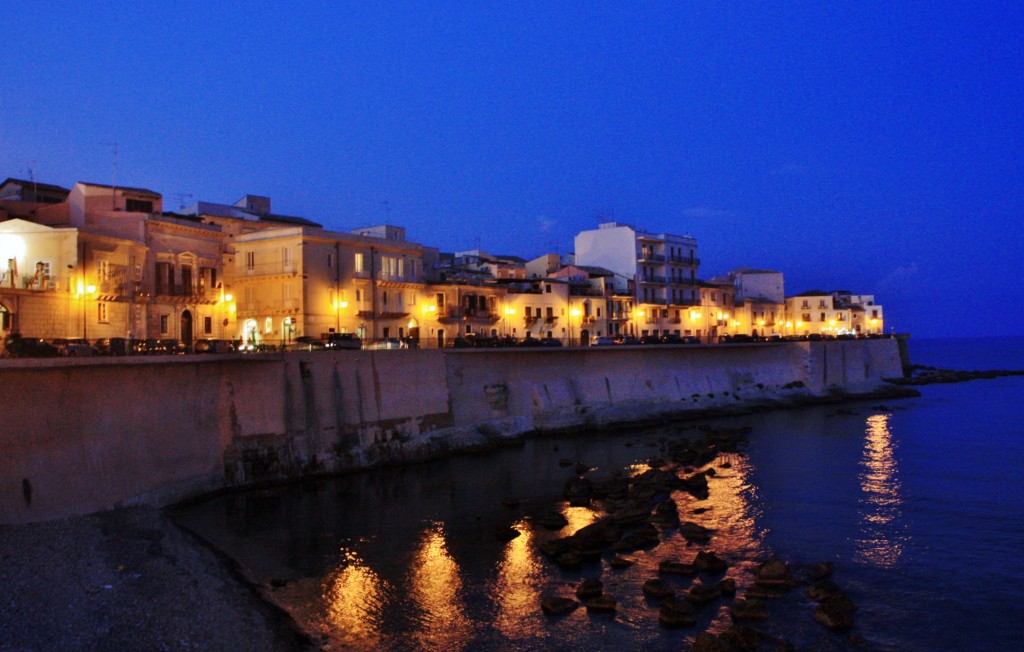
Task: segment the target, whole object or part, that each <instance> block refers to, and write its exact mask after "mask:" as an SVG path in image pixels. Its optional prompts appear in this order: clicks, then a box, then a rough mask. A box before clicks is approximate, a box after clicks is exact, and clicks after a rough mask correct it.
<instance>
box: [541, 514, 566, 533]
mask: <svg viewBox="0 0 1024 652" xmlns="http://www.w3.org/2000/svg"><path fill="white" fill-rule="evenodd" d="M533 522H534V523H536V524H537V525H539V526H541V527H542V528H544V529H545V530H552V531H554V530H561V529H562V528H564V527H565V526H566V525H568V524H569V520H568V519H567V518H565V516H563V515H562V514H559V513H558V512H545V513H543V514H541V515H539V516H535V517H534V518H533Z"/></svg>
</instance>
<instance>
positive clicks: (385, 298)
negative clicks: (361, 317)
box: [381, 290, 388, 310]
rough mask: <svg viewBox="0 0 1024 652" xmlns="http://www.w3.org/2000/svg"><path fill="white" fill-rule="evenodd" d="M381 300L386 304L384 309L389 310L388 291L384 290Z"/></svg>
mask: <svg viewBox="0 0 1024 652" xmlns="http://www.w3.org/2000/svg"><path fill="white" fill-rule="evenodd" d="M381 298H382V299H383V301H382V303H383V304H384V309H385V310H387V308H388V291H387V290H384V292H383V294H382V295H381Z"/></svg>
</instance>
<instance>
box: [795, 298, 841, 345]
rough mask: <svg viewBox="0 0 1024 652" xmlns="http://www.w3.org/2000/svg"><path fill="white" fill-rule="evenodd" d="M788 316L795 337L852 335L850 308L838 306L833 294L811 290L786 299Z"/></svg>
mask: <svg viewBox="0 0 1024 652" xmlns="http://www.w3.org/2000/svg"><path fill="white" fill-rule="evenodd" d="M786 314H787V315H789V318H790V320H792V322H793V328H794V331H795V333H794V334H795V335H826V336H832V335H843V334H846V333H852V332H853V328H852V325H851V324H852V320H853V318H852V312H851V310H850V308H848V307H845V306H844V305H842V304H837V302H836V301H835V297H833V296H832V293H831V292H822V291H820V290H809V291H807V292H803V293H801V294H797V295H795V296H792V297H787V298H786Z"/></svg>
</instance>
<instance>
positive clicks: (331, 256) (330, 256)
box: [327, 254, 334, 269]
mask: <svg viewBox="0 0 1024 652" xmlns="http://www.w3.org/2000/svg"><path fill="white" fill-rule="evenodd" d="M332 267H334V254H327V269H330V268H332Z"/></svg>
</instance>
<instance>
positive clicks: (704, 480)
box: [683, 473, 710, 500]
mask: <svg viewBox="0 0 1024 652" xmlns="http://www.w3.org/2000/svg"><path fill="white" fill-rule="evenodd" d="M683 489H685V490H686V491H688V492H689V493H690V495H691V496H693V497H694V498H697V499H699V500H705V499H707V497H708V496H709V495H710V494H709V493H708V476H707V475H705V474H704V473H694V474H693V475H690V476H687V477H685V478H683Z"/></svg>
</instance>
